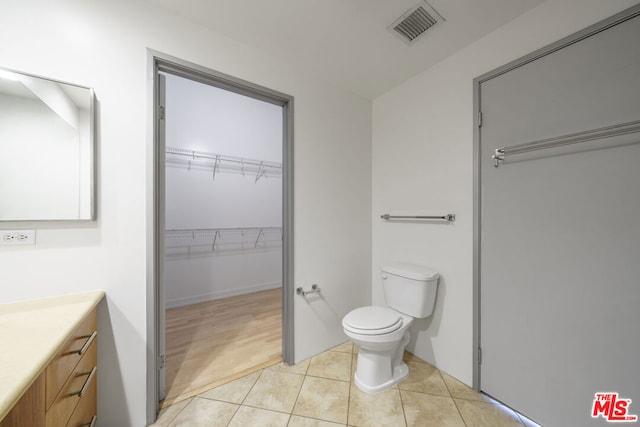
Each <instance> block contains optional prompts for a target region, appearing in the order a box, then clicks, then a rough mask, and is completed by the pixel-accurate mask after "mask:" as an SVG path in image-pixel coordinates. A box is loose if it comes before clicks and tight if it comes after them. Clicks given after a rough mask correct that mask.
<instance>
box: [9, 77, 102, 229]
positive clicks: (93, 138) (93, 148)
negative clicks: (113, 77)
mask: <svg viewBox="0 0 640 427" xmlns="http://www.w3.org/2000/svg"><path fill="white" fill-rule="evenodd" d="M2 72H7V73H12V74H18V75H22V76H26V77H30V78H35V79H40V80H44V81H48V82H52V83H56V84H62V85H67V86H71V87H75V88H78V89H86V90H87V91H88V94H89V132H88V137H89V146H88V156H89V164H88V171H87V172H88V174H89V178H88V181H89V182H88V188H89V197H88V203H89V215H88V217H84V218H59V219H47V218H24V219H23V218H16V219H0V226H2V224H5V225H9V224H12V223H29V224H42V223H82V222H94V221H96V219H97V203H96V201H97V197H96V195H97V185H96V184H97V179H96V165H97V158H96V152H97V144H98V138H97V134H96V122H97V109H96V106H97V100H96V96H95V91H94V89H93V88H92V87H88V86H84V85H79V84H76V83H70V82H67V81H63V80H57V79H53V78H50V77H43V76H40V75H37V74H31V73H26V72H24V71H19V70H15V69H11V68H7V67H1V66H0V73H2Z"/></svg>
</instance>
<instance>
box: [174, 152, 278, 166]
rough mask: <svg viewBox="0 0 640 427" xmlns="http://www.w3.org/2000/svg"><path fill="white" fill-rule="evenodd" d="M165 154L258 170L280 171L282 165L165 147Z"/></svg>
mask: <svg viewBox="0 0 640 427" xmlns="http://www.w3.org/2000/svg"><path fill="white" fill-rule="evenodd" d="M166 152H167V154H173V155H176V156H183V157H190V158H191V159H192V160H197V159H206V160H212V161H214V162H216V165H217V163H218V162H230V163H237V164H238V165H240V166H256V167H258V168H272V169H282V164H281V163H277V162H268V161H264V160H256V159H245V158H243V157H234V156H224V155H222V154H214V153H207V152H204V151H195V150H187V149H184V148H174V147H167V148H166Z"/></svg>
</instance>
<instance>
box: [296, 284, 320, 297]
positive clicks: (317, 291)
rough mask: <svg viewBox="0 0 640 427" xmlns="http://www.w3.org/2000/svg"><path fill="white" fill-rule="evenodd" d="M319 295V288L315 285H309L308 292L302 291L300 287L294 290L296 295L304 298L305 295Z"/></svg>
mask: <svg viewBox="0 0 640 427" xmlns="http://www.w3.org/2000/svg"><path fill="white" fill-rule="evenodd" d="M319 293H320V286H318V285H317V284H316V283H314V284H313V285H311V290H310V291H305V290H304V289H302V286H301V287H299V288H298V289H296V294H298V295H302V296H303V297H306V296H307V295H310V294H319Z"/></svg>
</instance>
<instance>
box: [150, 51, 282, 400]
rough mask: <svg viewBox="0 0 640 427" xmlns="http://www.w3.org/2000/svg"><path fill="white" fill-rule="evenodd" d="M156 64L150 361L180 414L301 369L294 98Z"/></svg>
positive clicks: (160, 58) (190, 68)
mask: <svg viewBox="0 0 640 427" xmlns="http://www.w3.org/2000/svg"><path fill="white" fill-rule="evenodd" d="M150 56H151V59H152V68H153V98H154V104H153V106H154V125H153V129H154V132H153V134H154V195H155V197H154V198H155V200H154V239H153V240H154V244H153V250H154V257H153V259H154V269H153V271H154V279H153V287H152V290H151V292H150V293H151V299H152V300H153V312H154V317H153V329H154V330H153V331H152V333H150V336H151V335H153V338H154V339H153V341H154V345H153V348H154V349H155V353H156V354H155V356H156V357H153V358H150V359H151V362H152V364H153V365H154V367H155V375H154V378H153V379H155V396H157V399H156V401H158V402H159V401H161V400H165V399H166V401H165V403H171V402H172V401H178V400H181V399H183V398H185V397H187V396H190V395H193V394H197V393H198V392H201V391H203V390H205V389H207V387H209V386H214V385H216V384H219V383H221V382H224V381H225V380H229V379H231V378H232V377H234V376H237V375H240V374H242V373H243V372H247V371H248V370H251V369H253V368H256V367H260V366H261V365H263V364H265V363H273V362H274V357H275V358H277V359H275V360H279V358H280V357H281V358H282V360H283V361H284V362H285V363H289V364H290V363H292V361H293V306H292V305H293V300H292V295H293V292H292V289H293V285H292V276H293V274H292V266H293V263H292V223H293V221H292V187H293V183H292V175H291V173H290V172H291V170H292V155H291V154H292V142H293V140H292V129H293V123H292V118H293V113H292V112H293V98H292V97H290V96H288V95H284V94H281V93H278V92H275V91H272V90H270V89H266V88H263V87H260V86H257V85H254V84H251V83H249V82H245V81H242V80H239V79H236V78H233V77H230V76H227V75H223V74H220V73H217V72H215V71H212V70H208V69H205V68H202V67H199V66H197V65H194V64H189V63H185V62H184V61H180V60H177V59H176V58H171V57H168V56H166V55H162V54H159V53H156V52H151V55H150ZM150 345H151V342H150ZM256 346H258V347H256ZM254 347H256V348H254ZM258 349H259V350H258ZM263 359H264V360H263ZM158 407H159V406H156V411H157V409H158Z"/></svg>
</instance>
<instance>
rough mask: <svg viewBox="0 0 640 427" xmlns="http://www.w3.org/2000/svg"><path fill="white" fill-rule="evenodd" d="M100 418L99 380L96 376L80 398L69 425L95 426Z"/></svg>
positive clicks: (80, 426) (68, 426)
mask: <svg viewBox="0 0 640 427" xmlns="http://www.w3.org/2000/svg"><path fill="white" fill-rule="evenodd" d="M97 419H98V381H97V378H94V379H93V381H91V383H90V384H89V386H88V387H87V392H86V393H85V394H84V395H83V396H82V397H81V398H80V402H78V406H76V410H75V411H73V415H72V416H71V419H70V420H69V423H68V424H67V427H94V426H95V420H97Z"/></svg>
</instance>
